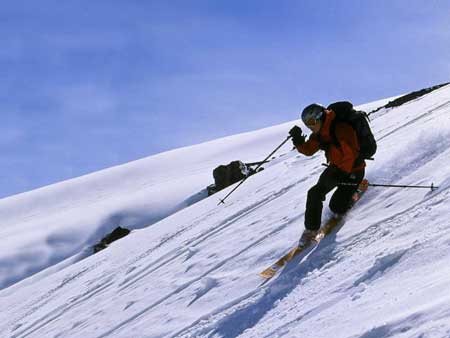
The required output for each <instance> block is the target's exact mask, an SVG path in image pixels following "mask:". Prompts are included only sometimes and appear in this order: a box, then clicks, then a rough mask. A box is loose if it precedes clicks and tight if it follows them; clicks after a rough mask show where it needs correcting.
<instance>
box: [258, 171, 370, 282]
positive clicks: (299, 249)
mask: <svg viewBox="0 0 450 338" xmlns="http://www.w3.org/2000/svg"><path fill="white" fill-rule="evenodd" d="M368 183H369V182H368V181H367V180H366V179H364V180H363V181H362V182H361V184H360V185H359V188H358V190H357V192H355V194H354V195H353V203H352V207H353V206H354V205H355V203H356V202H358V201H359V200H360V198H361V196H362V195H363V193H364V192H365V191H366V190H367V186H368ZM341 220H342V217H332V218H330V219H329V220H328V221H327V222H325V224H324V225H323V226H322V227H321V228H320V230H319V232H318V233H317V236H316V238H315V240H314V241H312V242H311V243H309V244H308V245H306V246H296V247H294V248H292V249H291V250H289V251H288V252H287V253H286V254H285V255H284V256H283V257H281V258H280V259H279V260H277V261H276V262H275V263H273V264H272V265H271V266H269V267H268V268H267V269H264V270H263V271H262V272H260V273H259V276H260V277H262V278H264V279H266V280H268V279H270V278H272V277H273V276H275V275H276V274H277V272H278V271H280V270H281V269H282V268H283V267H284V266H285V265H286V264H287V263H288V262H290V261H292V260H293V259H294V258H295V257H297V256H298V255H299V254H301V253H305V252H307V251H310V249H312V248H313V247H315V246H317V245H318V244H319V243H320V241H321V240H322V239H323V238H324V237H326V236H327V235H329V234H330V233H331V232H332V231H333V229H335V228H336V226H337V225H338V224H339V223H340V221H341Z"/></svg>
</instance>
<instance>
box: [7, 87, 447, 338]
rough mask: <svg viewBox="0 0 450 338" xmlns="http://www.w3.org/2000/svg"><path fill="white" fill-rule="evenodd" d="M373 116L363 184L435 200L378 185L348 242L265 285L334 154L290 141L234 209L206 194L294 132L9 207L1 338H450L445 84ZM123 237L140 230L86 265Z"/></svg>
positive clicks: (187, 151)
mask: <svg viewBox="0 0 450 338" xmlns="http://www.w3.org/2000/svg"><path fill="white" fill-rule="evenodd" d="M384 103H386V102H377V104H370V105H367V106H365V107H360V108H362V109H366V110H372V109H373V108H376V106H377V105H379V106H381V105H383V104H384ZM371 107H373V108H371ZM371 117H372V120H373V121H372V127H373V130H374V133H375V137H376V138H377V140H378V145H379V149H378V152H377V154H376V161H374V162H370V163H369V164H368V168H367V177H368V179H369V180H370V181H371V182H374V183H394V184H420V185H422V184H425V185H427V184H431V183H432V182H434V183H435V185H439V189H437V190H435V191H431V190H427V189H397V188H372V189H369V191H368V192H367V193H366V194H365V196H364V198H363V199H362V200H361V201H360V202H359V203H358V204H357V206H356V207H355V209H354V210H352V212H351V213H350V214H349V215H348V217H347V218H346V221H345V224H344V225H343V227H342V228H341V229H340V231H339V232H337V233H335V234H333V235H331V236H329V237H326V238H325V239H324V240H323V241H322V242H321V243H320V244H319V246H318V247H316V248H315V249H314V250H313V251H312V252H311V253H310V254H309V256H308V257H299V259H297V260H295V261H294V262H293V263H292V264H290V265H288V266H287V267H286V269H284V270H283V271H282V272H281V274H280V275H279V276H276V278H274V279H273V280H272V281H270V282H269V283H266V284H264V285H262V284H261V283H262V280H261V278H260V277H259V276H258V272H260V271H261V270H263V269H264V268H266V267H267V266H268V265H270V264H271V263H273V262H274V261H275V260H276V259H277V258H279V257H280V256H281V255H282V254H284V253H285V252H286V251H287V250H288V249H290V247H291V246H292V245H293V244H294V243H295V242H296V241H297V238H298V237H299V235H300V233H301V231H302V229H303V216H304V205H305V199H306V193H307V191H308V189H309V188H310V187H311V186H312V185H313V184H314V183H315V182H316V181H317V178H318V175H319V174H320V173H321V172H322V170H323V167H322V166H321V163H322V162H323V161H324V157H323V154H316V155H315V156H313V157H310V158H308V157H304V156H302V155H300V154H298V153H297V152H296V151H292V150H291V145H286V146H285V147H283V148H282V149H281V150H280V151H279V152H278V153H277V157H276V159H274V160H273V161H272V162H271V163H270V165H268V166H266V170H264V171H263V172H261V173H259V174H258V175H255V176H252V177H251V178H250V179H248V180H247V182H246V183H245V184H243V185H242V186H241V187H240V188H239V189H238V190H237V191H236V192H235V193H234V194H233V195H232V196H231V197H230V198H229V199H228V200H227V203H226V204H225V205H221V206H217V202H218V199H219V198H221V197H223V196H224V195H225V194H226V193H227V191H229V190H226V191H223V192H220V193H218V194H217V195H214V196H212V197H209V198H204V197H205V191H204V188H205V186H206V185H208V184H209V183H211V181H212V177H211V171H212V169H213V168H214V167H215V166H217V165H218V164H222V163H227V162H229V161H231V160H234V159H241V160H243V161H247V162H250V161H256V160H261V159H263V158H264V157H265V156H266V155H267V154H268V153H269V152H270V151H271V150H272V149H274V148H275V147H276V146H277V145H278V144H280V143H281V142H282V141H283V140H284V139H285V137H286V135H287V131H288V130H289V128H290V127H291V126H292V125H293V124H294V123H295V122H297V121H291V122H288V123H286V124H283V125H279V126H275V127H271V128H266V129H263V130H258V131H255V132H251V133H246V134H241V135H235V136H232V137H227V138H223V139H219V140H216V141H212V142H208V143H204V144H200V145H197V146H193V147H187V148H181V149H177V150H174V151H171V152H166V153H162V154H159V155H156V156H152V157H149V158H147V159H143V160H140V161H136V162H133V163H130V164H127V165H123V166H119V167H115V168H111V169H108V170H104V171H101V172H98V173H95V174H92V175H88V176H84V177H80V178H78V179H75V180H70V181H67V182H63V183H60V184H56V185H53V186H49V187H46V188H43V189H39V190H36V191H33V192H30V193H25V194H21V195H17V196H13V197H11V198H7V199H3V200H1V201H0V214H1V215H2V220H3V221H4V222H3V225H2V229H1V236H2V240H3V243H2V247H1V249H0V272H1V273H0V277H1V284H0V285H1V286H2V287H4V289H3V290H2V291H1V292H0V306H1V308H2V311H1V312H0V332H1V335H4V336H5V337H83V338H85V337H98V338H100V337H237V336H239V337H324V338H325V337H326V338H328V337H363V338H378V337H394V336H395V337H450V320H449V319H450V265H449V264H448V262H449V259H450V221H449V220H448V214H449V209H450V206H449V195H450V167H449V156H450V149H449V145H450V86H446V87H443V88H441V89H439V90H436V91H434V92H432V93H430V94H428V95H426V96H424V97H422V98H419V99H417V100H414V101H412V102H410V103H407V104H404V105H403V106H400V107H397V108H394V109H387V110H386V109H382V110H380V111H378V112H376V113H374V114H372V115H371ZM297 123H298V122H297ZM228 189H231V188H228ZM194 202H197V203H194ZM324 213H325V215H324V218H326V214H327V213H328V211H326V210H325V211H324ZM118 225H121V226H126V227H128V228H133V229H135V230H134V231H133V232H132V233H131V234H130V235H129V236H127V237H125V238H124V239H122V240H120V241H117V242H115V243H113V244H112V245H111V246H110V247H109V248H108V249H107V250H104V251H102V252H100V253H98V254H96V255H93V256H89V257H88V255H89V254H88V247H89V245H92V244H93V243H94V242H95V241H96V240H98V239H100V238H101V236H102V235H104V234H105V233H107V232H109V231H111V230H112V229H113V228H115V227H116V226H118ZM150 225H151V226H150ZM82 258H84V259H82ZM38 271H41V272H39V273H35V272H38ZM25 277H28V278H26V279H24V278H25ZM14 283H15V284H14ZM13 284H14V285H13ZM7 286H9V287H7Z"/></svg>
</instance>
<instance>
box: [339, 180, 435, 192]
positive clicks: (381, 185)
mask: <svg viewBox="0 0 450 338" xmlns="http://www.w3.org/2000/svg"><path fill="white" fill-rule="evenodd" d="M338 185H347V186H356V185H359V184H356V183H345V182H342V183H339V184H338ZM367 186H368V187H384V188H414V189H431V191H433V190H434V189H439V187H435V186H434V183H431V185H397V184H377V183H369V184H367Z"/></svg>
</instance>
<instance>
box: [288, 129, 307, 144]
mask: <svg viewBox="0 0 450 338" xmlns="http://www.w3.org/2000/svg"><path fill="white" fill-rule="evenodd" d="M289 135H291V136H292V143H294V146H301V145H302V144H303V143H305V135H303V132H302V129H301V128H300V127H299V126H294V127H292V129H291V130H289Z"/></svg>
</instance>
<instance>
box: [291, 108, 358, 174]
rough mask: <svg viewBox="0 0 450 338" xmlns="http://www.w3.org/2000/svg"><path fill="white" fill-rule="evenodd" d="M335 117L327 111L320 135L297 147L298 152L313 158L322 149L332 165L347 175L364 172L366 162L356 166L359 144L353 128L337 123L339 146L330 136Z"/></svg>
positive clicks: (315, 135)
mask: <svg viewBox="0 0 450 338" xmlns="http://www.w3.org/2000/svg"><path fill="white" fill-rule="evenodd" d="M335 117H336V114H335V113H334V112H333V111H332V110H330V111H327V114H326V116H325V121H324V122H323V124H322V127H321V128H320V131H319V133H317V134H311V136H310V137H309V139H308V141H306V142H305V143H303V144H302V145H299V146H297V147H296V148H297V150H298V151H299V152H301V153H302V154H304V155H307V156H311V155H313V154H315V153H316V152H317V151H318V150H321V149H322V150H325V155H326V157H327V160H328V163H329V164H330V165H335V166H336V167H338V168H339V169H341V170H343V171H345V172H346V173H352V172H356V171H359V170H362V169H363V168H364V167H365V166H366V164H365V162H364V161H363V162H362V163H360V164H359V165H358V166H356V167H355V166H354V164H355V160H356V159H357V158H358V156H359V143H358V137H357V136H356V132H355V130H354V129H353V128H352V126H351V125H349V124H348V123H336V125H335V129H334V134H335V137H336V139H337V143H338V144H336V142H335V141H334V140H333V137H332V136H331V135H330V127H331V124H332V122H333V120H334V118H335Z"/></svg>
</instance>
